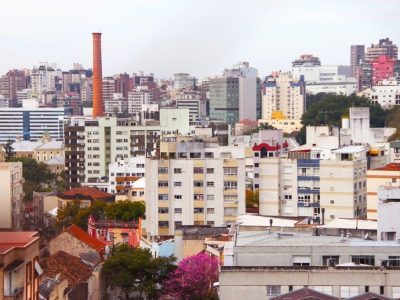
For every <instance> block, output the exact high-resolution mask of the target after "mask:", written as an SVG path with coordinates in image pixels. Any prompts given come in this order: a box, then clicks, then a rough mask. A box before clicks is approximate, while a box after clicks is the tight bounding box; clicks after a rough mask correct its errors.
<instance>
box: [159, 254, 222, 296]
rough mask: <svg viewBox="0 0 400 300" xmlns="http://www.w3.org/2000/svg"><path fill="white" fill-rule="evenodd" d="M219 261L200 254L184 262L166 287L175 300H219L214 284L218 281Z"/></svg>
mask: <svg viewBox="0 0 400 300" xmlns="http://www.w3.org/2000/svg"><path fill="white" fill-rule="evenodd" d="M218 269H219V267H218V259H217V258H216V257H215V256H209V255H208V254H206V253H199V254H196V255H193V256H189V257H187V258H185V259H184V260H182V261H181V262H180V263H179V265H178V268H177V269H176V270H175V271H174V272H173V273H172V275H171V277H170V279H169V280H168V282H167V284H165V286H166V287H167V289H168V290H167V292H168V294H169V295H170V296H173V297H174V298H175V299H182V300H188V299H190V300H192V299H218V297H217V295H216V292H215V290H213V283H214V282H217V281H218Z"/></svg>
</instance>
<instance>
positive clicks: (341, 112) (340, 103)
mask: <svg viewBox="0 0 400 300" xmlns="http://www.w3.org/2000/svg"><path fill="white" fill-rule="evenodd" d="M350 107H369V108H370V123H371V127H384V126H385V121H386V118H387V115H388V112H387V111H385V110H384V109H383V108H382V106H380V105H379V104H378V103H372V102H371V101H370V100H369V99H367V98H364V97H358V96H356V95H354V94H352V95H350V96H344V95H333V94H323V93H321V94H317V95H307V111H306V112H305V113H304V114H303V116H302V119H301V120H302V123H303V127H302V128H301V130H300V133H299V134H298V136H297V141H298V142H299V143H300V144H304V143H305V142H306V139H305V135H306V134H305V133H306V129H305V128H306V126H320V125H333V126H340V123H341V119H342V117H343V116H348V115H349V110H350Z"/></svg>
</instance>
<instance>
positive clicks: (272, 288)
mask: <svg viewBox="0 0 400 300" xmlns="http://www.w3.org/2000/svg"><path fill="white" fill-rule="evenodd" d="M280 294H281V286H280V285H267V296H278V295H280Z"/></svg>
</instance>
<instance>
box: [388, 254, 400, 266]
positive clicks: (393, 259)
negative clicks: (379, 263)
mask: <svg viewBox="0 0 400 300" xmlns="http://www.w3.org/2000/svg"><path fill="white" fill-rule="evenodd" d="M388 260H389V267H400V256H389V259H388Z"/></svg>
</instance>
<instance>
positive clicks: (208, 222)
mask: <svg viewBox="0 0 400 300" xmlns="http://www.w3.org/2000/svg"><path fill="white" fill-rule="evenodd" d="M214 224H215V222H214V221H207V225H211V226H214Z"/></svg>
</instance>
